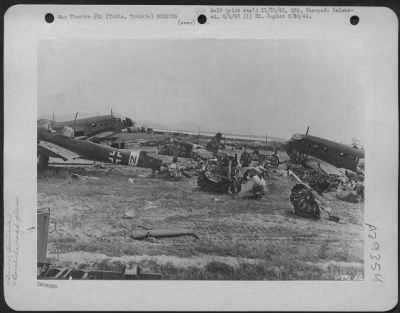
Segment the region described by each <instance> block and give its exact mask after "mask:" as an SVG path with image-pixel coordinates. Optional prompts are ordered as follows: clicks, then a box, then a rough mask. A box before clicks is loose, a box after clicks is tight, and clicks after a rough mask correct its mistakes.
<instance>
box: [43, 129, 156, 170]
mask: <svg viewBox="0 0 400 313" xmlns="http://www.w3.org/2000/svg"><path fill="white" fill-rule="evenodd" d="M73 137H74V131H73V129H72V128H70V127H64V128H63V130H62V131H61V132H60V133H58V132H55V131H54V130H52V129H48V128H46V127H38V128H37V140H38V142H37V154H38V155H37V157H38V166H39V167H41V168H43V167H47V165H48V161H49V158H50V157H55V158H61V159H63V160H64V161H68V160H76V159H87V160H93V161H98V162H104V163H112V164H117V165H129V166H138V167H144V168H150V169H152V170H153V171H160V169H161V166H162V161H161V160H160V159H157V158H154V157H151V156H149V155H147V152H146V151H141V150H130V149H117V148H113V147H110V146H107V145H102V144H97V143H94V142H91V141H88V140H79V139H75V138H73Z"/></svg>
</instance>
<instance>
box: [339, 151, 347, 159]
mask: <svg viewBox="0 0 400 313" xmlns="http://www.w3.org/2000/svg"><path fill="white" fill-rule="evenodd" d="M339 155H340V156H341V157H342V158H344V157H346V156H347V155H346V153H344V152H339Z"/></svg>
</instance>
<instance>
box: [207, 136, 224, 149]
mask: <svg viewBox="0 0 400 313" xmlns="http://www.w3.org/2000/svg"><path fill="white" fill-rule="evenodd" d="M221 139H222V134H221V133H217V134H216V135H215V136H214V137H213V138H212V139H211V140H210V141H209V142H208V144H207V145H206V149H207V150H208V151H211V152H218V149H219V146H220V143H221Z"/></svg>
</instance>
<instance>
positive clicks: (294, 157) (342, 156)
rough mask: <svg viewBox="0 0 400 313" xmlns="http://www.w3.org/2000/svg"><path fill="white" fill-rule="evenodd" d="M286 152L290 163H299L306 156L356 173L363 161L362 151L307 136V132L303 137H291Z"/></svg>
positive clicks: (298, 135)
mask: <svg viewBox="0 0 400 313" xmlns="http://www.w3.org/2000/svg"><path fill="white" fill-rule="evenodd" d="M286 152H287V154H288V155H289V156H290V159H291V161H292V163H301V162H303V161H304V159H305V157H306V156H313V157H315V158H317V159H319V160H320V161H325V162H326V163H329V164H331V165H333V166H335V167H337V168H345V169H349V170H352V171H357V170H358V168H359V163H360V160H361V159H364V150H361V149H356V148H353V147H351V146H349V145H345V144H341V143H337V142H335V141H331V140H327V139H324V138H320V137H316V136H311V135H308V130H307V133H306V134H305V135H300V134H295V135H293V136H292V138H291V139H290V140H289V142H288V143H287V145H286ZM320 163H322V162H320Z"/></svg>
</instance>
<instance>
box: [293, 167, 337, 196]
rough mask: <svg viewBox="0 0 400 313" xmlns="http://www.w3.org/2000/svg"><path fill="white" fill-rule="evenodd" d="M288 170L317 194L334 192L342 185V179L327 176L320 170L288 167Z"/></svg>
mask: <svg viewBox="0 0 400 313" xmlns="http://www.w3.org/2000/svg"><path fill="white" fill-rule="evenodd" d="M290 169H291V170H292V171H293V172H294V173H295V174H296V175H297V176H298V177H299V178H300V179H301V180H302V181H304V182H305V183H307V184H308V185H309V186H310V187H311V188H313V189H314V190H315V191H317V192H318V193H319V194H321V193H323V192H330V191H336V190H337V188H338V186H339V185H340V184H341V183H342V178H341V177H340V176H339V175H334V174H330V175H328V174H327V173H325V172H324V171H322V170H314V169H311V168H305V167H303V166H290Z"/></svg>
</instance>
